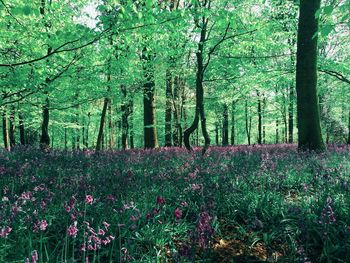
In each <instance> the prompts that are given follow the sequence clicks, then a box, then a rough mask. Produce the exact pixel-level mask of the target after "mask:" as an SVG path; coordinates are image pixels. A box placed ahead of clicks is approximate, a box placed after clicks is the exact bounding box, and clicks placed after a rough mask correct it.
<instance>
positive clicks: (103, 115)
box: [96, 77, 110, 151]
mask: <svg viewBox="0 0 350 263" xmlns="http://www.w3.org/2000/svg"><path fill="white" fill-rule="evenodd" d="M109 78H110V77H109ZM108 104H109V98H107V97H106V98H105V99H104V101H103V108H102V113H101V118H100V128H99V130H98V135H97V142H96V151H100V150H102V148H103V139H104V138H103V134H104V132H103V131H104V125H105V122H106V113H107V108H108Z"/></svg>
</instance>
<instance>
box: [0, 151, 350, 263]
mask: <svg viewBox="0 0 350 263" xmlns="http://www.w3.org/2000/svg"><path fill="white" fill-rule="evenodd" d="M0 178H1V180H0V187H1V189H0V191H1V193H0V197H1V200H0V206H1V212H0V262H31V263H32V262H48V261H49V262H103V263H104V262H348V259H349V258H350V194H349V193H350V146H344V145H343V146H334V147H330V148H329V150H328V151H327V152H326V153H323V154H314V153H298V152H297V150H296V146H295V145H269V146H251V147H248V146H238V147H211V148H210V149H209V150H208V152H207V154H206V155H205V156H201V152H200V149H195V150H194V152H187V151H186V150H184V149H180V148H161V149H157V150H129V151H115V152H100V153H98V154H95V153H94V152H90V151H81V152H63V151H51V152H49V153H43V152H41V151H38V150H34V149H29V148H28V149H20V148H18V149H15V150H14V151H13V152H5V151H2V152H0ZM26 260H27V261H26Z"/></svg>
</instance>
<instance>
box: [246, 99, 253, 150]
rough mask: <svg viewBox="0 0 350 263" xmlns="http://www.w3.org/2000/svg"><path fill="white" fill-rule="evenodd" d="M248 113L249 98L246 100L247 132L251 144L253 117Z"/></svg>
mask: <svg viewBox="0 0 350 263" xmlns="http://www.w3.org/2000/svg"><path fill="white" fill-rule="evenodd" d="M249 115H250V114H248V101H247V99H246V100H245V130H246V133H247V139H248V145H250V144H251V140H250V131H251V125H252V119H251V116H249Z"/></svg>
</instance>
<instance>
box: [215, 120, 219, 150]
mask: <svg viewBox="0 0 350 263" xmlns="http://www.w3.org/2000/svg"><path fill="white" fill-rule="evenodd" d="M215 144H216V145H219V123H218V122H215Z"/></svg>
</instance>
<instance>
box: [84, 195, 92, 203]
mask: <svg viewBox="0 0 350 263" xmlns="http://www.w3.org/2000/svg"><path fill="white" fill-rule="evenodd" d="M93 201H94V198H93V197H92V196H91V195H87V196H86V197H85V203H87V204H88V205H91V204H92V202H93Z"/></svg>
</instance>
